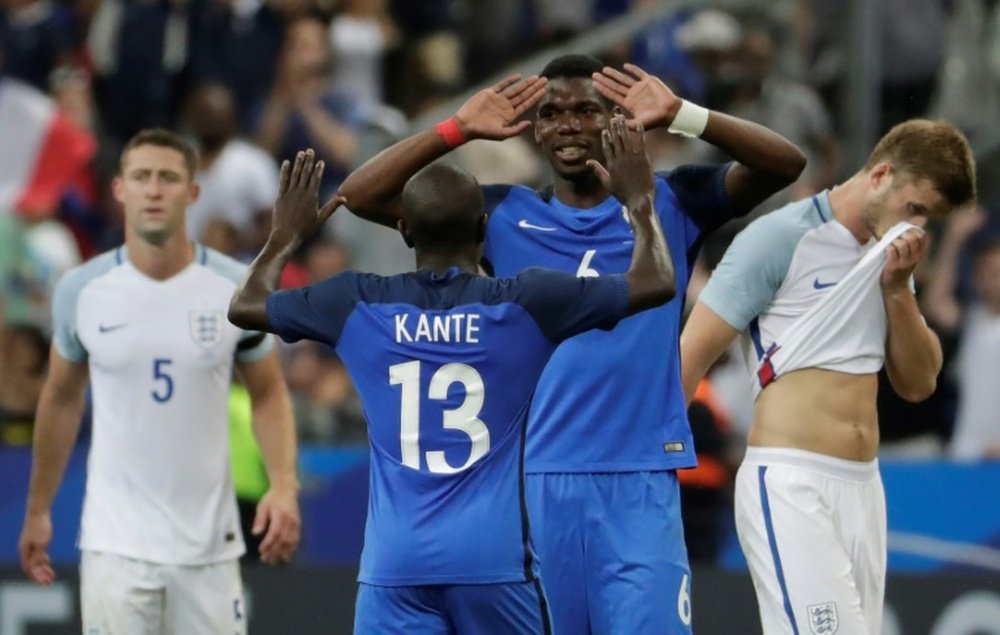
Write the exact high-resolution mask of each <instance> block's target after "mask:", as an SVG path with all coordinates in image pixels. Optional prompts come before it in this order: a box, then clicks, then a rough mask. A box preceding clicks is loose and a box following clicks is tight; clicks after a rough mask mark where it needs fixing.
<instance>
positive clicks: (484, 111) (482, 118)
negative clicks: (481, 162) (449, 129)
mask: <svg viewBox="0 0 1000 635" xmlns="http://www.w3.org/2000/svg"><path fill="white" fill-rule="evenodd" d="M547 83H548V80H547V79H545V78H543V77H538V76H536V75H532V76H531V77H528V78H527V79H523V80H522V79H521V76H520V75H511V76H510V77H507V78H505V79H504V80H503V81H501V82H499V83H498V84H496V85H494V86H490V87H489V88H484V89H482V90H481V91H479V92H478V93H476V94H475V95H473V96H472V97H469V99H468V101H466V102H465V103H464V104H462V107H461V108H459V109H458V112H456V113H455V119H457V120H458V127H459V128H460V129H461V131H462V134H463V135H464V136H465V138H466V139H469V140H471V139H493V140H497V141H499V140H502V139H508V138H510V137H514V136H517V135H519V134H521V132H523V131H524V130H525V129H526V128H528V126H530V125H531V121H527V120H526V121H521V122H517V120H518V118H520V117H521V115H523V114H524V113H526V112H527V111H528V109H529V108H532V107H533V106H534V105H535V104H537V103H538V102H539V101H541V99H542V96H543V95H544V94H545V85H546V84H547ZM515 122H517V123H515Z"/></svg>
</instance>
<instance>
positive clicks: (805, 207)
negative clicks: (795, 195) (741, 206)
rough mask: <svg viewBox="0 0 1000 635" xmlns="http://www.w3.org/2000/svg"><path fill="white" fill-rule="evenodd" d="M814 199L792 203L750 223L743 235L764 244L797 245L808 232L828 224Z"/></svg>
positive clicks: (827, 219)
mask: <svg viewBox="0 0 1000 635" xmlns="http://www.w3.org/2000/svg"><path fill="white" fill-rule="evenodd" d="M815 198H816V197H810V198H805V199H801V200H798V201H792V202H791V203H788V204H787V205H785V206H784V207H780V208H778V209H776V210H774V211H773V212H769V213H767V214H764V215H763V216H760V217H759V218H757V219H755V220H754V221H753V222H751V223H750V224H749V225H748V226H747V228H746V229H745V230H743V232H744V233H746V234H747V236H753V237H755V238H756V239H760V240H763V241H764V242H765V243H766V244H773V243H775V242H782V243H788V242H790V243H792V244H797V243H798V242H799V241H800V240H801V239H802V237H803V236H805V234H807V233H808V232H809V231H811V230H813V229H816V228H817V227H821V226H822V225H825V224H826V223H827V222H829V220H830V219H829V217H827V216H825V215H824V213H823V211H822V208H821V207H819V206H818V204H817V202H816V200H815Z"/></svg>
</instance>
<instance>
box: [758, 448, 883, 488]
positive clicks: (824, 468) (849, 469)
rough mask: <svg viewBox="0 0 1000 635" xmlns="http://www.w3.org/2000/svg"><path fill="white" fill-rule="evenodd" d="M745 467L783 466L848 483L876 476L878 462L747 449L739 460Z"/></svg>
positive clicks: (788, 451) (763, 449)
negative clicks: (802, 469)
mask: <svg viewBox="0 0 1000 635" xmlns="http://www.w3.org/2000/svg"><path fill="white" fill-rule="evenodd" d="M743 463H744V464H745V465H763V466H770V465H787V466H789V467H800V468H804V469H807V470H810V471H813V472H819V473H821V474H827V475H829V476H834V477H837V478H842V479H846V480H849V481H860V482H865V481H870V480H872V479H873V478H876V477H877V476H878V459H873V460H871V461H849V460H847V459H840V458H837V457H835V456H827V455H826V454H819V453H817V452H809V451H808V450H798V449H795V448H765V447H759V446H750V447H748V448H747V453H746V456H745V457H744V458H743Z"/></svg>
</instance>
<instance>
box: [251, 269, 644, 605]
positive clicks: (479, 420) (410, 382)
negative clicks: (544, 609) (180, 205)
mask: <svg viewBox="0 0 1000 635" xmlns="http://www.w3.org/2000/svg"><path fill="white" fill-rule="evenodd" d="M627 296H628V290H627V286H626V283H625V280H624V277H623V276H604V277H600V278H577V277H575V276H572V275H568V274H565V273H558V272H553V271H546V270H542V269H533V270H529V271H525V272H524V273H522V274H521V275H519V276H517V277H516V278H512V279H505V280H500V279H494V278H486V277H482V276H476V275H472V274H469V273H464V272H461V271H459V270H458V269H450V270H448V271H447V272H445V273H444V274H442V275H436V274H433V273H431V272H427V271H419V272H416V273H408V274H402V275H398V276H392V277H382V276H377V275H373V274H360V273H354V272H347V273H343V274H340V275H337V276H334V277H332V278H329V279H327V280H325V281H323V282H320V283H317V284H315V285H312V286H308V287H304V288H300V289H290V290H283V291H278V292H275V293H272V294H271V295H270V296H269V297H268V301H267V314H268V320H269V321H270V325H271V327H272V328H273V330H274V331H275V332H276V333H277V334H278V335H280V336H281V337H282V338H283V339H285V340H287V341H295V340H298V339H302V338H306V339H311V340H316V341H319V342H323V343H326V344H329V345H331V346H335V347H336V350H337V353H338V354H339V355H340V357H341V359H342V360H343V362H344V364H345V365H346V367H347V369H348V371H349V372H350V374H351V378H352V379H353V380H354V384H355V386H356V388H357V390H358V393H359V395H360V397H361V401H362V404H363V405H364V409H365V413H366V415H367V418H368V432H369V438H370V440H371V494H370V497H369V504H368V521H367V526H366V530H365V546H364V551H363V553H362V557H361V571H360V575H359V580H360V581H361V582H364V583H367V584H374V585H382V586H411V585H424V584H482V583H500V582H517V581H526V580H531V579H533V577H534V572H533V557H532V553H531V549H530V546H529V540H528V521H527V517H526V513H525V506H524V502H523V497H524V492H523V481H522V478H521V476H522V473H523V465H522V461H523V446H524V434H525V424H526V417H527V413H528V407H529V405H530V402H531V398H532V395H533V393H534V391H535V385H536V382H537V380H538V377H539V375H540V374H541V373H542V369H543V368H544V367H545V363H546V362H547V361H548V359H549V356H550V355H551V354H552V352H553V351H554V350H555V349H556V346H558V344H559V343H560V342H562V341H563V340H565V339H566V338H568V337H571V336H574V335H577V334H579V333H581V332H583V331H587V330H589V329H593V328H595V327H596V328H605V329H607V328H613V327H614V325H615V324H616V323H617V322H618V320H619V319H621V318H622V317H623V316H624V315H625V312H626V310H627V303H628V298H627Z"/></svg>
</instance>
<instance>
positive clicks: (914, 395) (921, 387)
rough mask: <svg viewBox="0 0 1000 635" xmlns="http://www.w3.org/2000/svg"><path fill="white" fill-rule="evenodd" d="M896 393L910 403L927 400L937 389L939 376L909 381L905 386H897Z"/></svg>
mask: <svg viewBox="0 0 1000 635" xmlns="http://www.w3.org/2000/svg"><path fill="white" fill-rule="evenodd" d="M895 390H896V394H897V395H899V396H900V398H902V399H903V400H905V401H908V402H910V403H920V402H921V401H926V400H927V399H929V398H930V396H931V395H933V394H934V391H935V390H937V378H935V377H931V378H929V379H922V380H920V381H912V382H908V383H907V384H906V385H904V386H895Z"/></svg>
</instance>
